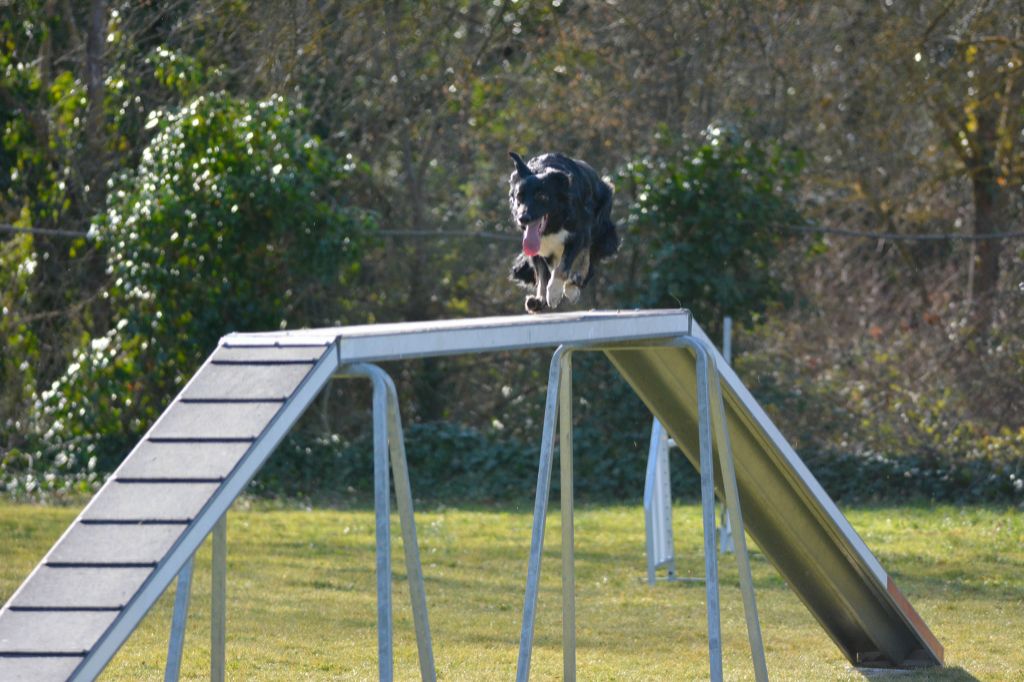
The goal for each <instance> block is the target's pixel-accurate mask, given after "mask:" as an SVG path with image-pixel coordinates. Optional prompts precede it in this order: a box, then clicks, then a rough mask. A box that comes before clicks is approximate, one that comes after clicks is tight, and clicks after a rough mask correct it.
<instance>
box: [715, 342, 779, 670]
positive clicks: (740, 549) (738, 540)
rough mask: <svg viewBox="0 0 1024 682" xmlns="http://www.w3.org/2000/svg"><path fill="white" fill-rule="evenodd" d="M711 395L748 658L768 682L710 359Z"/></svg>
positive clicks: (727, 441)
mask: <svg viewBox="0 0 1024 682" xmlns="http://www.w3.org/2000/svg"><path fill="white" fill-rule="evenodd" d="M710 369H711V372H712V380H711V391H712V394H713V398H712V400H713V402H714V418H713V420H712V421H713V422H714V428H715V440H717V441H718V458H719V461H720V463H721V465H722V484H723V487H724V488H725V502H726V506H727V507H728V510H729V519H730V521H731V523H730V526H731V527H732V528H733V531H734V532H733V543H734V546H735V548H736V563H737V566H738V568H739V574H740V591H741V592H742V593H743V614H744V616H745V617H746V621H747V638H748V640H749V641H750V655H751V658H752V660H753V665H754V677H755V679H756V680H757V682H768V665H767V663H766V661H765V656H764V642H763V640H762V639H761V624H760V622H759V619H758V615H757V601H756V599H755V597H754V579H753V576H752V575H751V573H750V555H749V554H748V552H747V538H746V533H745V532H744V526H743V514H742V512H741V511H740V492H739V487H738V486H737V484H736V468H735V465H734V463H733V459H732V443H731V441H730V439H729V428H728V424H727V423H726V421H725V401H724V399H723V398H722V386H721V382H720V380H719V377H718V370H717V368H716V367H715V360H714V356H711V362H710Z"/></svg>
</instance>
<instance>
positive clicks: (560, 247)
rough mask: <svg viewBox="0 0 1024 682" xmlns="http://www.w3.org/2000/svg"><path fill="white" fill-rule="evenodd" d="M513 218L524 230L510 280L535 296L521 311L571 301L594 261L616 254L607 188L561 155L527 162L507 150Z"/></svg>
mask: <svg viewBox="0 0 1024 682" xmlns="http://www.w3.org/2000/svg"><path fill="white" fill-rule="evenodd" d="M509 156H511V157H512V161H513V162H514V163H515V170H514V171H513V172H512V176H511V177H510V178H509V193H508V199H509V205H510V207H511V209H512V219H513V220H514V221H515V222H516V225H517V226H518V227H519V229H520V230H522V232H523V250H522V252H521V253H520V254H519V255H518V256H517V257H516V260H515V263H513V265H512V273H511V276H510V279H512V281H514V282H516V283H517V284H520V285H521V286H524V287H526V288H530V289H534V291H535V292H534V293H533V294H532V295H530V296H527V297H526V311H527V312H529V313H537V312H540V311H542V310H544V309H545V308H557V307H558V304H559V303H561V302H562V298H563V297H564V298H565V299H566V300H568V301H569V302H570V303H575V302H576V301H577V300H578V299H579V297H580V288H581V287H583V286H585V285H586V284H587V282H589V281H590V280H591V278H592V277H593V276H594V266H595V265H596V264H597V262H598V261H600V260H602V259H604V258H608V257H609V256H612V255H613V254H615V252H616V251H618V249H619V235H618V233H617V232H616V230H615V223H613V222H612V218H611V212H612V196H613V189H612V186H611V185H609V184H608V183H607V182H604V181H603V180H601V178H599V177H598V175H597V173H596V172H595V171H594V169H593V168H591V167H590V166H589V165H588V164H587V163H585V162H583V161H580V160H578V159H570V158H569V157H568V156H565V155H563V154H542V155H541V156H536V157H534V158H532V159H530V161H529V163H527V162H525V161H523V158H522V157H521V156H519V155H518V154H516V153H515V152H509Z"/></svg>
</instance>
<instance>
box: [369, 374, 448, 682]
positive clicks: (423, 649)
mask: <svg viewBox="0 0 1024 682" xmlns="http://www.w3.org/2000/svg"><path fill="white" fill-rule="evenodd" d="M381 374H384V373H383V371H381ZM384 380H385V381H386V383H387V388H388V403H389V404H390V408H391V409H390V410H389V415H388V417H389V418H388V433H389V437H390V441H391V469H392V471H393V472H394V475H395V501H396V503H397V505H398V518H399V521H400V523H401V527H402V548H403V549H404V551H405V571H406V575H408V576H409V596H410V599H411V600H412V617H413V622H414V626H415V629H416V647H417V649H418V651H419V661H420V677H421V679H422V680H423V681H424V682H434V681H435V680H436V679H437V673H436V671H435V668H434V648H433V645H432V643H431V641H430V623H429V621H428V619H427V593H426V589H425V588H424V584H423V568H422V565H421V563H420V549H419V543H418V541H417V539H416V522H415V519H414V517H413V509H412V485H411V484H410V482H409V466H408V463H407V462H406V458H405V436H404V435H403V433H402V417H401V414H400V412H399V408H398V391H397V390H396V389H395V384H394V382H393V381H392V380H391V377H389V376H388V375H387V374H384Z"/></svg>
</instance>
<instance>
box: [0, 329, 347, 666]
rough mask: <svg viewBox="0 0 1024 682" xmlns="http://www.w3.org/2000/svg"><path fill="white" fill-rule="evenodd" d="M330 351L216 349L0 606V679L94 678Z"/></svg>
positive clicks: (302, 397) (305, 397)
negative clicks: (40, 560)
mask: <svg viewBox="0 0 1024 682" xmlns="http://www.w3.org/2000/svg"><path fill="white" fill-rule="evenodd" d="M333 349H334V346H333V345H328V344H326V343H318V344H317V345H314V346H308V347H307V346H286V347H281V346H276V347H275V346H263V347H255V348H253V347H232V346H230V345H222V346H221V347H219V348H218V349H217V351H216V352H215V353H213V355H212V356H211V357H210V358H209V360H207V362H206V363H205V364H204V365H203V366H202V368H201V369H200V370H199V372H198V373H197V374H196V375H195V377H194V378H193V379H192V381H191V382H190V383H189V384H188V385H187V386H186V387H185V389H184V390H183V391H182V392H181V394H180V395H179V396H178V397H177V399H176V400H175V401H174V402H173V403H172V404H171V405H170V407H168V408H167V410H166V411H165V412H164V414H163V415H162V416H161V417H160V419H159V420H158V421H157V422H156V424H154V426H153V428H152V429H150V431H149V433H147V434H146V436H145V438H143V440H142V442H140V443H139V445H138V446H137V447H136V448H135V449H134V450H133V451H132V452H131V454H129V456H128V457H127V458H126V459H125V461H124V462H123V464H122V465H121V466H120V467H119V468H118V470H117V471H116V472H115V474H114V475H113V477H111V478H110V480H108V481H107V483H106V485H104V486H103V488H102V489H101V490H100V491H99V492H98V493H97V494H96V495H95V496H94V498H93V499H92V501H91V502H90V503H89V505H88V506H87V507H86V508H85V509H84V510H83V511H82V513H81V514H80V515H79V517H78V518H77V519H76V520H75V522H74V523H73V524H72V525H71V527H70V528H68V530H67V531H66V532H65V533H64V535H63V536H62V537H61V538H60V540H59V541H58V542H57V544H56V545H54V547H53V548H52V549H51V550H50V552H49V553H48V554H47V555H46V556H45V557H44V558H43V560H42V562H41V563H40V564H39V565H38V566H37V567H36V569H35V570H34V571H33V572H32V574H31V575H30V576H29V577H28V579H27V580H26V581H25V582H24V583H23V584H22V586H21V587H20V588H19V589H18V591H17V592H15V593H14V595H13V596H12V597H11V599H10V600H9V601H8V602H7V604H6V605H5V606H4V607H3V609H2V610H0V680H3V681H4V682H14V681H22V680H24V681H25V682H41V681H45V680H65V679H68V678H70V677H71V676H72V675H74V674H75V673H76V671H77V672H78V673H79V674H80V675H79V676H81V677H83V678H84V679H91V678H92V677H95V675H96V674H97V673H98V672H99V671H100V670H102V667H103V665H105V664H106V662H107V661H108V660H109V658H110V656H112V655H113V653H114V652H116V651H117V649H118V648H119V647H120V645H121V643H122V642H123V641H124V640H125V638H126V637H127V635H128V634H130V633H131V631H132V630H134V628H135V626H136V625H137V624H138V622H139V620H140V619H141V618H142V616H143V615H145V613H146V612H147V611H148V610H149V608H150V607H151V606H152V605H153V603H154V602H155V601H156V599H157V598H158V597H159V596H160V594H162V593H163V591H164V589H165V588H166V587H167V586H168V584H169V583H170V582H171V580H173V578H174V577H175V576H176V575H177V574H178V572H179V571H180V570H181V567H182V565H183V564H184V562H185V561H186V560H187V559H188V557H189V556H191V555H192V553H193V552H194V551H195V549H196V547H198V546H199V544H200V543H201V542H202V540H203V539H204V538H205V537H206V535H207V534H208V533H209V531H210V528H212V526H213V523H214V522H216V521H217V519H219V518H220V516H221V515H222V514H223V512H224V510H225V509H226V508H227V506H228V505H229V504H230V502H231V500H233V499H234V497H235V496H236V495H237V494H238V492H240V491H241V489H242V488H243V487H244V485H245V484H246V483H247V482H248V480H249V479H250V478H251V475H252V473H254V472H255V471H256V469H258V468H259V465H260V464H262V461H263V460H264V459H265V458H266V455H268V454H269V453H270V451H271V450H272V449H273V447H274V446H275V445H276V444H277V441H279V440H280V438H281V437H282V436H283V435H284V434H285V433H287V431H288V428H289V427H290V426H291V424H293V423H294V422H295V420H296V419H297V418H298V417H299V416H300V415H301V414H302V411H303V410H304V408H305V407H306V405H308V403H309V401H310V400H312V399H313V398H314V397H315V396H316V394H317V393H318V392H319V390H320V388H321V387H322V386H323V384H324V383H325V382H326V381H327V380H328V379H330V376H331V372H332V371H333V369H334V368H335V367H336V366H337V361H336V358H335V355H336V354H335V353H332V352H331V351H333ZM325 357H326V360H325ZM318 368H320V371H319V372H318V371H317V370H318ZM325 370H326V371H325Z"/></svg>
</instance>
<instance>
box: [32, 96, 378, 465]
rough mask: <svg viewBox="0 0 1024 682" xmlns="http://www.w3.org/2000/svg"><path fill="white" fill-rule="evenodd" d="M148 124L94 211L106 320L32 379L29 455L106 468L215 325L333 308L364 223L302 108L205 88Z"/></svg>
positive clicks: (269, 325) (299, 318)
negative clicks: (35, 425) (56, 367)
mask: <svg viewBox="0 0 1024 682" xmlns="http://www.w3.org/2000/svg"><path fill="white" fill-rule="evenodd" d="M147 127H148V128H150V129H151V130H152V131H153V133H154V134H153V138H152V139H151V140H150V143H149V144H148V145H147V146H146V148H145V149H144V150H143V153H142V158H141V160H140V161H139V164H138V167H137V168H136V169H134V170H131V171H128V172H125V173H122V174H121V175H119V176H117V177H116V178H114V179H113V180H112V181H111V186H110V188H109V189H110V191H109V200H108V206H107V211H106V214H105V215H103V216H101V217H99V218H97V219H96V221H95V223H94V225H93V232H94V234H95V236H96V238H97V239H98V240H99V242H100V243H101V245H102V246H103V247H104V248H105V249H106V252H107V264H108V265H107V273H108V275H109V277H110V281H111V285H110V287H109V288H108V289H107V293H106V295H107V297H108V301H109V305H110V307H111V309H112V318H113V319H114V320H115V321H116V324H115V325H114V327H113V328H112V329H110V330H109V331H107V332H106V333H105V334H102V335H99V336H96V337H94V338H85V339H83V340H82V343H81V346H80V347H79V348H78V350H77V352H76V353H75V356H74V361H73V363H72V364H71V365H70V366H69V367H68V368H67V371H66V372H65V373H64V375H63V376H62V377H61V378H60V379H59V380H58V381H56V382H55V383H54V384H53V386H52V387H50V388H49V389H48V390H46V391H45V392H43V393H42V396H41V400H40V402H39V404H38V407H37V409H38V413H39V419H40V422H41V423H42V424H44V427H43V430H42V434H41V435H42V439H43V446H42V448H41V449H40V453H39V454H38V455H37V456H36V457H35V465H34V466H36V467H37V468H38V467H42V468H43V469H46V470H49V469H50V468H52V467H59V466H61V465H63V466H64V467H65V469H67V470H68V471H75V470H78V469H81V468H86V467H88V468H95V469H96V470H98V471H101V472H105V471H110V470H111V469H112V468H113V467H114V466H116V464H117V463H118V462H119V461H120V460H121V459H122V458H123V457H124V455H125V454H126V453H127V451H128V449H129V448H130V446H132V445H133V444H134V442H135V441H136V440H137V439H138V437H139V436H140V435H141V434H142V432H143V431H144V430H145V429H146V428H148V426H149V425H150V424H151V423H152V421H153V420H154V419H155V418H156V416H158V415H159V414H160V412H162V411H163V409H164V408H165V407H166V405H167V404H168V402H169V401H170V400H171V398H172V397H173V396H174V395H175V394H176V393H177V392H178V391H179V390H180V389H181V387H182V386H183V385H184V383H185V382H186V381H187V379H188V378H189V377H190V376H191V375H192V373H193V372H194V371H195V370H196V368H197V367H198V366H199V364H200V363H201V362H202V360H203V358H205V357H206V356H207V355H208V354H209V353H210V352H211V351H212V349H213V348H214V347H215V345H216V343H217V340H218V339H219V338H220V337H221V336H222V335H224V334H225V333H228V332H232V331H255V330H263V331H265V330H267V329H279V328H287V327H289V326H293V325H296V324H302V325H330V324H338V323H340V322H342V321H344V320H345V316H346V314H347V311H348V309H349V303H348V302H347V301H346V300H345V291H346V286H347V284H348V282H349V281H350V280H351V279H352V278H353V277H354V276H355V274H356V273H357V272H358V268H359V257H360V254H361V252H362V250H363V248H364V245H365V244H366V243H367V240H368V239H369V238H370V237H371V235H372V232H373V227H374V223H373V221H372V219H371V218H370V217H369V216H368V215H367V214H366V213H365V212H363V211H360V210H358V209H354V208H351V207H347V206H346V205H345V197H344V194H343V190H344V187H345V180H346V177H347V176H348V175H349V174H350V173H351V171H352V169H353V165H352V163H351V161H350V160H349V161H347V162H344V163H343V162H341V161H339V160H338V159H336V158H335V157H334V156H333V155H332V154H331V153H330V152H329V151H328V150H327V149H326V148H325V147H323V146H322V145H321V144H320V143H319V141H318V140H317V139H316V138H315V137H313V136H311V135H309V134H308V133H306V132H305V128H304V124H303V120H302V115H301V112H298V111H296V110H295V109H293V108H292V107H291V106H290V104H289V103H288V102H287V101H286V100H284V99H282V98H280V97H271V98H270V99H267V100H265V101H261V102H250V101H246V100H241V99H236V98H234V97H231V96H229V95H226V94H213V95H208V96H203V97H199V98H196V99H195V100H193V101H192V102H191V103H190V104H188V105H187V106H184V107H182V108H180V109H178V110H174V111H157V112H154V113H153V114H152V115H151V117H150V119H149V122H148V123H147ZM90 463H91V464H90ZM54 485H60V482H59V480H58V481H57V482H55V483H54Z"/></svg>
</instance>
